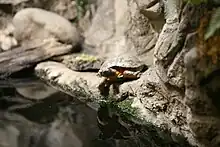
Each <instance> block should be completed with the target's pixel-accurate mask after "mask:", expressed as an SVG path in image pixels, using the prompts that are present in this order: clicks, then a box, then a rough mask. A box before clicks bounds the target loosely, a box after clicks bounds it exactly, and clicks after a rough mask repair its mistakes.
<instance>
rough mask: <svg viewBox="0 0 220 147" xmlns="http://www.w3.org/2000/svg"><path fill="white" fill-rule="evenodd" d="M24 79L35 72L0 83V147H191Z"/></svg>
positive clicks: (30, 78)
mask: <svg viewBox="0 0 220 147" xmlns="http://www.w3.org/2000/svg"><path fill="white" fill-rule="evenodd" d="M26 73H32V72H30V71H23V72H21V73H18V74H16V75H15V76H14V75H12V78H11V79H9V80H1V81H0V120H1V121H0V146H1V147H6V146H7V147H188V146H190V145H189V144H188V143H187V142H186V141H185V140H184V139H183V138H181V137H179V138H178V136H177V137H176V139H177V140H178V143H177V142H176V141H174V140H173V138H172V137H171V136H173V135H171V133H170V132H169V131H161V129H160V128H156V127H155V126H153V125H151V124H149V125H146V126H141V125H137V124H134V123H133V122H130V121H128V120H126V118H125V117H122V116H121V115H120V114H119V113H118V111H117V109H115V108H114V106H113V105H112V104H107V103H106V104H102V105H101V107H100V108H99V110H98V112H96V111H95V110H93V109H91V108H89V107H87V106H86V105H85V104H83V103H81V102H79V101H78V100H77V99H76V98H75V99H74V98H73V97H70V96H68V95H66V94H64V93H62V92H60V91H57V90H55V89H53V88H52V87H50V86H47V85H46V84H44V83H43V82H42V81H40V80H39V79H37V78H36V77H35V76H33V75H32V74H29V75H28V74H26ZM24 77H26V78H24ZM27 77H28V78H27ZM97 114H98V115H97ZM180 140H181V141H180Z"/></svg>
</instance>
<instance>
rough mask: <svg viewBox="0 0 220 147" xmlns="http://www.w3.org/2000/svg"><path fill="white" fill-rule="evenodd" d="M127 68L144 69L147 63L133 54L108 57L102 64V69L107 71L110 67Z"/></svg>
mask: <svg viewBox="0 0 220 147" xmlns="http://www.w3.org/2000/svg"><path fill="white" fill-rule="evenodd" d="M114 67H117V68H126V69H131V70H136V71H139V70H142V69H143V68H144V67H146V65H145V64H144V63H143V62H142V61H140V60H139V59H138V57H136V56H133V55H120V56H116V57H113V58H109V59H107V60H106V61H105V62H104V63H103V64H102V66H101V68H100V71H106V70H108V69H109V68H114Z"/></svg>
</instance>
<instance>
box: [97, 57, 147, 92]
mask: <svg viewBox="0 0 220 147" xmlns="http://www.w3.org/2000/svg"><path fill="white" fill-rule="evenodd" d="M147 69H148V66H147V65H146V64H145V63H144V62H142V61H141V60H140V59H139V58H138V57H137V56H135V55H132V54H121V55H118V56H115V57H113V58H108V59H107V60H106V61H104V63H103V64H102V65H101V67H100V69H99V71H98V74H97V75H98V76H99V77H103V80H102V82H101V83H100V84H99V86H98V89H99V91H100V93H101V95H104V96H107V95H109V89H110V86H111V85H112V86H113V91H114V94H118V93H119V85H121V84H122V83H124V82H127V81H131V80H137V79H139V78H140V76H141V74H142V73H143V72H144V71H146V70H147Z"/></svg>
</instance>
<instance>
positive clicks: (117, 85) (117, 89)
mask: <svg viewBox="0 0 220 147" xmlns="http://www.w3.org/2000/svg"><path fill="white" fill-rule="evenodd" d="M119 86H120V84H119V83H114V84H112V87H113V93H114V94H115V95H116V94H119V93H120V90H119Z"/></svg>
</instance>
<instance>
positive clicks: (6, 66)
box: [0, 39, 72, 78]
mask: <svg viewBox="0 0 220 147" xmlns="http://www.w3.org/2000/svg"><path fill="white" fill-rule="evenodd" d="M71 50H72V45H65V44H61V43H59V42H56V41H55V40H53V39H48V40H44V41H42V42H41V43H36V42H35V43H29V44H26V45H25V46H21V47H17V48H14V49H12V50H9V51H5V52H2V53H0V68H1V69H0V77H1V78H5V77H7V76H9V75H11V74H12V73H15V72H18V71H20V70H22V69H24V68H29V67H31V66H33V65H35V64H37V63H39V62H40V61H43V60H46V59H49V58H51V57H54V56H58V55H64V54H67V53H69V52H70V51H71Z"/></svg>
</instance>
